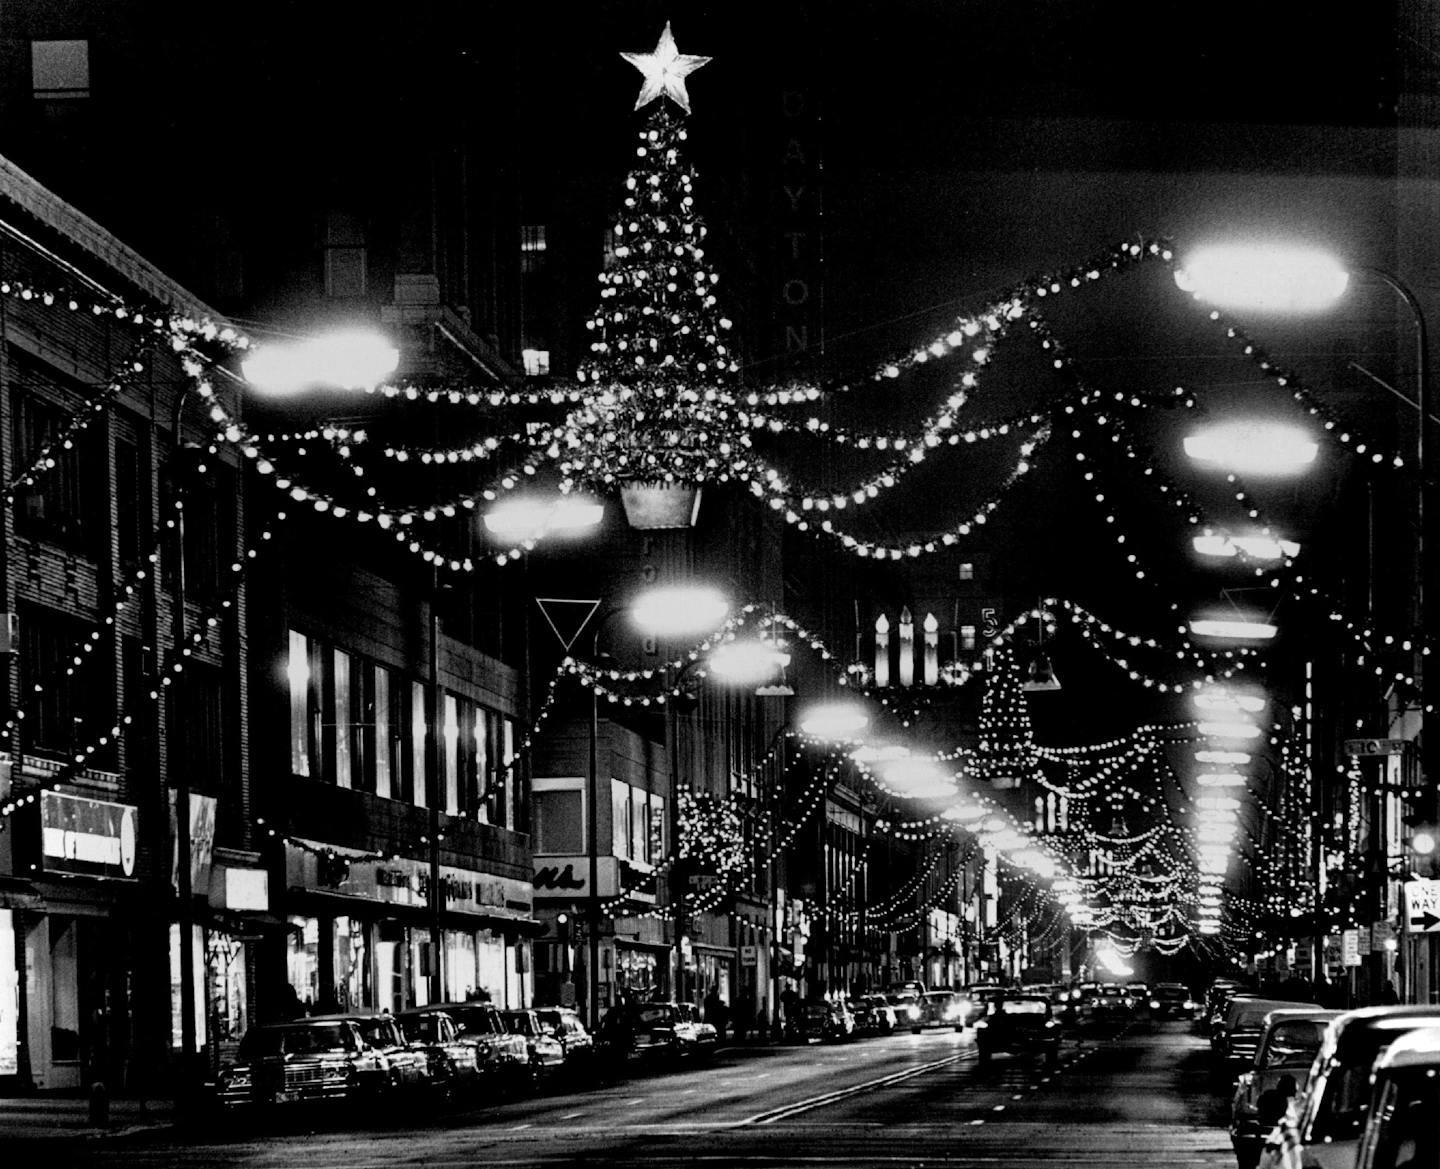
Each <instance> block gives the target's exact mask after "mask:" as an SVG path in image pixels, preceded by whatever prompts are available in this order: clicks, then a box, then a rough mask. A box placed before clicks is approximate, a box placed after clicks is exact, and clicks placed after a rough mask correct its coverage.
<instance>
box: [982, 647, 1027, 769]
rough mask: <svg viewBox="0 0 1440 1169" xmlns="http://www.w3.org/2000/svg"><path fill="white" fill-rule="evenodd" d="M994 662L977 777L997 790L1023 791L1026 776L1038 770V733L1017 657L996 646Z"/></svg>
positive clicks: (987, 685) (988, 682)
mask: <svg viewBox="0 0 1440 1169" xmlns="http://www.w3.org/2000/svg"><path fill="white" fill-rule="evenodd" d="M993 661H994V665H993V667H992V669H991V670H990V673H989V675H988V676H987V677H986V679H985V692H984V693H983V694H982V695H981V696H980V742H979V745H978V747H977V749H976V752H975V773H976V775H978V776H979V777H980V778H981V779H984V780H987V781H988V782H989V783H990V784H991V785H992V786H994V787H997V788H1013V787H1019V786H1020V780H1021V777H1022V776H1027V775H1031V774H1032V773H1033V772H1035V771H1037V770H1038V764H1037V762H1036V757H1035V730H1034V728H1033V727H1032V726H1031V724H1030V708H1029V707H1028V706H1027V705H1026V702H1025V692H1024V691H1023V690H1022V689H1021V680H1020V670H1019V668H1018V667H1017V666H1016V664H1015V655H1014V654H1013V653H1012V652H1011V650H1010V648H1009V647H1008V646H1004V645H1001V646H996V647H995V650H994V654H993Z"/></svg>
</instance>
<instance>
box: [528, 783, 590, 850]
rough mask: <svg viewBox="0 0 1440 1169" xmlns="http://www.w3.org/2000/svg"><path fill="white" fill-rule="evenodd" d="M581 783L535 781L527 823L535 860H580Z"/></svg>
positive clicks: (582, 827)
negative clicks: (565, 858) (550, 858)
mask: <svg viewBox="0 0 1440 1169" xmlns="http://www.w3.org/2000/svg"><path fill="white" fill-rule="evenodd" d="M581 782H582V781H581V780H578V779H575V780H545V779H537V780H536V781H535V790H534V791H533V792H532V793H531V796H530V801H531V803H530V820H531V825H532V827H533V832H532V840H533V841H534V847H535V855H536V856H580V855H582V854H583V853H584V852H585V851H586V849H585V793H584V791H583V789H582V788H581V786H580V785H581ZM552 785H553V786H552Z"/></svg>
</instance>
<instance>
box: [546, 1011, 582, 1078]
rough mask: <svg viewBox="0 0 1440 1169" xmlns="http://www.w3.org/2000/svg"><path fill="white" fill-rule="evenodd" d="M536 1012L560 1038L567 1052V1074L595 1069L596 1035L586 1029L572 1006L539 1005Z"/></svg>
mask: <svg viewBox="0 0 1440 1169" xmlns="http://www.w3.org/2000/svg"><path fill="white" fill-rule="evenodd" d="M535 1014H536V1016H537V1017H538V1018H539V1020H540V1022H541V1023H542V1024H543V1025H544V1026H546V1027H548V1028H549V1029H550V1034H551V1035H553V1036H554V1037H555V1038H556V1039H558V1040H560V1048H561V1050H562V1051H563V1052H564V1054H565V1072H566V1074H567V1075H572V1074H573V1075H581V1074H584V1073H587V1072H590V1071H592V1070H594V1063H595V1037H594V1036H593V1035H591V1034H590V1032H589V1031H587V1030H586V1028H585V1024H584V1023H582V1022H581V1021H580V1015H579V1014H578V1013H577V1012H576V1011H575V1010H574V1009H573V1008H571V1007H537V1008H536V1009H535Z"/></svg>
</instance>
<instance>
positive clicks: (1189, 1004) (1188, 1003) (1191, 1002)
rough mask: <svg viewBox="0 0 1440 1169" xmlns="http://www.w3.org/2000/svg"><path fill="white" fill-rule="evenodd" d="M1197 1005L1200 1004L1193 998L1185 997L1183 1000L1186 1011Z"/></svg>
mask: <svg viewBox="0 0 1440 1169" xmlns="http://www.w3.org/2000/svg"><path fill="white" fill-rule="evenodd" d="M1199 1005H1200V1004H1199V1003H1197V1002H1196V1001H1195V1000H1194V999H1186V1000H1185V1009H1186V1010H1187V1011H1193V1010H1195V1009H1196V1008H1197V1007H1198V1006H1199Z"/></svg>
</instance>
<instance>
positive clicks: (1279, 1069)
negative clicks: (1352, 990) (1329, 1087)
mask: <svg viewBox="0 0 1440 1169" xmlns="http://www.w3.org/2000/svg"><path fill="white" fill-rule="evenodd" d="M1340 1013H1341V1012H1339V1011H1324V1010H1321V1009H1320V1008H1319V1007H1310V1008H1303V1007H1297V1008H1294V1009H1285V1010H1278V1011H1271V1012H1270V1013H1269V1014H1267V1015H1266V1016H1265V1021H1264V1030H1263V1031H1262V1032H1261V1036H1260V1042H1259V1044H1258V1045H1257V1046H1256V1048H1255V1057H1254V1059H1253V1060H1252V1061H1251V1064H1250V1068H1249V1070H1248V1071H1246V1072H1245V1073H1244V1074H1243V1075H1241V1077H1240V1079H1239V1081H1238V1082H1237V1083H1236V1085H1235V1095H1234V1097H1233V1099H1232V1100H1231V1101H1230V1144H1231V1145H1232V1146H1233V1147H1234V1149H1235V1160H1236V1161H1237V1162H1238V1163H1239V1166H1240V1169H1251V1167H1252V1166H1253V1165H1254V1164H1255V1162H1256V1161H1257V1160H1259V1158H1260V1145H1261V1142H1262V1141H1263V1140H1264V1139H1265V1134H1266V1133H1267V1132H1269V1131H1270V1130H1271V1129H1272V1128H1274V1127H1275V1124H1276V1123H1277V1122H1278V1121H1279V1119H1280V1117H1281V1115H1283V1113H1284V1111H1285V1108H1286V1106H1287V1105H1288V1104H1289V1103H1290V1100H1291V1098H1292V1097H1294V1096H1295V1095H1296V1094H1297V1093H1298V1092H1303V1091H1304V1090H1305V1085H1306V1083H1307V1081H1308V1080H1309V1078H1310V1065H1311V1064H1312V1063H1314V1062H1315V1053H1316V1052H1318V1051H1319V1050H1320V1041H1321V1040H1322V1039H1323V1038H1324V1036H1325V1028H1326V1026H1327V1025H1328V1024H1329V1022H1330V1020H1331V1019H1334V1018H1336V1017H1337V1016H1338V1015H1340Z"/></svg>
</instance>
